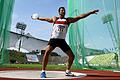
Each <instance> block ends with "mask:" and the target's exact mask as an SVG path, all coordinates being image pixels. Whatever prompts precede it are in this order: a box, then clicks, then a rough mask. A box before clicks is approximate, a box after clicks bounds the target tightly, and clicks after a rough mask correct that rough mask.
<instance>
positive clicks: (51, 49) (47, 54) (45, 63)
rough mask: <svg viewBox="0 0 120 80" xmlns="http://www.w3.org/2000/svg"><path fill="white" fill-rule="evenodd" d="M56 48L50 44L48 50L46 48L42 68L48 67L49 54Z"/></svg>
mask: <svg viewBox="0 0 120 80" xmlns="http://www.w3.org/2000/svg"><path fill="white" fill-rule="evenodd" d="M53 50H54V48H53V47H52V46H50V45H48V46H47V48H46V50H45V54H44V57H43V62H42V70H45V69H46V66H47V64H48V58H49V54H50V53H51V52H52V51H53Z"/></svg>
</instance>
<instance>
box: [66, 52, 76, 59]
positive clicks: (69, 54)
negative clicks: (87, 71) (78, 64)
mask: <svg viewBox="0 0 120 80" xmlns="http://www.w3.org/2000/svg"><path fill="white" fill-rule="evenodd" d="M67 55H68V56H69V58H70V59H71V60H74V58H75V55H74V54H73V52H72V51H68V52H67Z"/></svg>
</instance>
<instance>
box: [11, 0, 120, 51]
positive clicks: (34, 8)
mask: <svg viewBox="0 0 120 80" xmlns="http://www.w3.org/2000/svg"><path fill="white" fill-rule="evenodd" d="M91 1H94V3H92V4H90V3H91ZM103 1H104V2H103ZM112 1H113V0H85V2H84V4H85V12H88V11H90V10H93V9H99V13H98V14H97V15H91V16H89V17H88V18H86V19H85V33H84V34H85V37H84V38H85V46H86V47H88V48H93V49H105V48H107V49H111V48H113V47H114V46H113V44H112V40H111V37H110V34H109V31H108V29H107V27H106V24H103V23H102V19H101V17H102V16H104V14H105V13H114V12H113V6H112V5H113V4H112V3H113V2H112ZM116 1H117V8H118V14H119V13H120V5H118V3H120V0H116ZM61 6H63V7H65V8H66V17H68V13H67V12H68V1H67V0H15V4H14V9H13V15H12V25H11V31H14V32H18V30H17V29H16V28H15V27H16V24H17V22H24V23H25V24H27V28H26V30H25V34H27V33H30V34H31V35H32V36H33V37H36V38H39V39H43V40H47V41H48V40H49V39H50V36H51V31H52V24H51V23H48V22H43V21H36V20H32V19H31V15H32V14H33V13H38V14H39V15H40V16H41V17H48V18H51V17H54V16H58V8H59V7H61ZM118 19H120V15H118ZM113 24H114V25H115V23H114V22H113ZM66 40H67V42H68V39H66Z"/></svg>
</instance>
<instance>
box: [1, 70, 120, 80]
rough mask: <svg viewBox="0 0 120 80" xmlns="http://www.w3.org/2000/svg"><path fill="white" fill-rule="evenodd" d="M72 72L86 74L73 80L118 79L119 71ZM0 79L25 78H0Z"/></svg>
mask: <svg viewBox="0 0 120 80" xmlns="http://www.w3.org/2000/svg"><path fill="white" fill-rule="evenodd" d="M4 70H31V69H20V68H19V69H17V68H0V71H4ZM32 70H33V69H32ZM34 70H36V69H34ZM74 72H81V73H85V74H87V76H86V77H83V78H80V79H74V80H120V72H112V71H99V70H77V71H74ZM0 80H27V79H14V78H13V79H12V78H9V79H8V78H0ZM36 80H38V79H36Z"/></svg>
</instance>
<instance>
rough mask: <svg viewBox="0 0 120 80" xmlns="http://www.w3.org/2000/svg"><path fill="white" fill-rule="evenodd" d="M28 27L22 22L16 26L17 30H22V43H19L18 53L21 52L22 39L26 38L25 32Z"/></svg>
mask: <svg viewBox="0 0 120 80" xmlns="http://www.w3.org/2000/svg"><path fill="white" fill-rule="evenodd" d="M26 26H27V25H26V24H24V23H20V22H18V23H17V25H16V28H17V29H20V30H21V33H20V37H19V39H20V42H19V48H18V51H20V48H21V44H22V40H21V38H22V37H23V36H24V31H25V29H26Z"/></svg>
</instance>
